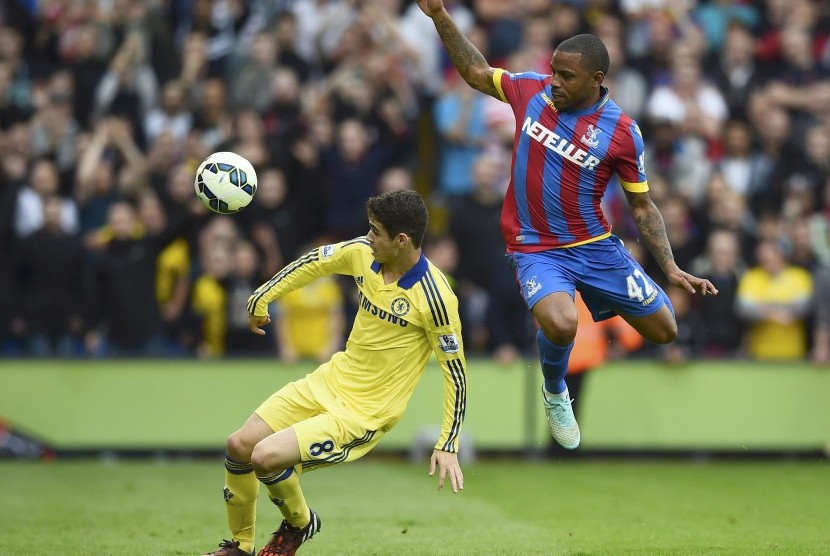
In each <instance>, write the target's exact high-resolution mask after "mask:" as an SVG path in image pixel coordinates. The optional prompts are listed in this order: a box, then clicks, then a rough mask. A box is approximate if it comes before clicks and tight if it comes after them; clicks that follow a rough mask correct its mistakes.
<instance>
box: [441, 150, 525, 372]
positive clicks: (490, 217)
mask: <svg viewBox="0 0 830 556" xmlns="http://www.w3.org/2000/svg"><path fill="white" fill-rule="evenodd" d="M498 178H499V171H498V164H497V163H496V161H494V160H492V159H490V158H489V157H487V156H481V157H479V158H478V159H477V160H476V162H475V166H474V167H473V176H472V180H473V184H472V191H471V193H470V194H469V195H467V196H464V197H460V198H458V199H456V200H455V201H454V202H453V203H452V205H451V207H450V227H449V232H450V235H451V236H452V237H453V239H454V240H455V242H456V243H457V244H458V245H459V246H461V249H460V250H459V260H458V273H457V276H458V280H459V291H460V293H461V297H462V298H463V299H464V300H465V301H467V302H470V303H469V306H468V303H462V304H461V310H462V311H463V314H462V322H464V329H463V332H464V333H465V334H470V340H471V341H470V342H469V343H467V346H468V349H479V350H487V351H493V352H494V353H495V354H496V355H497V356H498V357H499V358H501V359H502V360H503V361H505V362H509V361H512V360H514V359H515V358H516V357H517V356H518V355H519V354H520V353H522V352H524V351H525V350H526V349H527V347H528V327H527V314H526V311H525V308H524V306H523V304H522V300H521V298H520V297H519V296H517V295H515V293H516V288H517V287H518V286H517V285H516V278H515V274H514V273H513V272H512V270H511V268H510V265H509V263H508V260H507V259H506V257H505V256H504V239H503V238H502V235H501V228H500V227H499V221H500V218H501V204H502V199H503V195H502V194H501V191H500V187H499V186H500V184H499V182H498ZM476 300H478V301H476ZM476 329H479V330H478V331H477V330H476Z"/></svg>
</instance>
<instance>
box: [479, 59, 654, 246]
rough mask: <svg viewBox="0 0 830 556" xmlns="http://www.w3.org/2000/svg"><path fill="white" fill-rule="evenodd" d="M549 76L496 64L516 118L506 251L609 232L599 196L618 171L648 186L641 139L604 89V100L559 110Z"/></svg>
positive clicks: (501, 90) (634, 186)
mask: <svg viewBox="0 0 830 556" xmlns="http://www.w3.org/2000/svg"><path fill="white" fill-rule="evenodd" d="M550 79H551V78H550V75H542V74H539V73H532V72H527V73H515V74H514V73H509V72H507V71H504V70H502V69H497V70H496V71H495V73H494V74H493V82H494V84H495V86H496V90H497V91H498V94H499V96H500V97H501V100H503V101H504V102H507V103H509V104H510V106H511V107H512V108H513V113H514V114H515V116H516V136H515V140H514V146H513V162H512V166H511V172H510V185H509V186H508V189H507V194H506V195H505V199H504V205H503V207H502V213H501V229H502V235H503V236H504V242H505V244H506V245H507V251H508V252H510V253H512V252H517V251H518V252H522V253H530V252H536V251H543V250H546V249H553V248H558V247H573V246H576V245H581V244H584V243H588V242H591V241H596V240H598V239H602V238H604V237H608V236H609V235H610V234H611V227H610V226H609V225H608V222H607V221H606V220H605V215H604V214H603V212H602V208H601V207H600V201H601V200H602V196H603V195H604V194H605V190H606V188H607V187H608V182H609V181H610V180H611V177H612V175H613V174H614V173H616V174H617V176H618V178H619V180H620V184H622V186H623V188H625V189H626V190H628V191H632V192H638V193H639V192H644V191H648V181H647V179H646V174H645V169H644V167H643V137H642V134H641V133H640V129H639V128H638V127H637V124H636V123H635V122H634V120H632V119H631V118H630V117H628V116H627V115H626V114H624V113H623V112H622V110H620V108H619V106H617V105H616V104H615V103H614V101H612V100H611V99H610V98H609V95H608V90H607V89H606V88H604V87H603V88H602V92H601V97H600V100H599V102H597V103H596V104H594V105H593V106H590V107H588V108H584V109H581V110H568V111H565V112H559V111H558V110H557V109H556V108H555V107H554V106H553V101H552V100H551V87H550Z"/></svg>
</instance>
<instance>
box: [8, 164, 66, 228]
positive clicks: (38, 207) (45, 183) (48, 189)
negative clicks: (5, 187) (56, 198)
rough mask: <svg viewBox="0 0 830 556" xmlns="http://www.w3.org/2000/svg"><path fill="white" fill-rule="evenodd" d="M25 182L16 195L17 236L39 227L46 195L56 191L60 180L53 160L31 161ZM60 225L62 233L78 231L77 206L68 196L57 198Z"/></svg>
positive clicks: (56, 193) (15, 223)
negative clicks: (30, 169)
mask: <svg viewBox="0 0 830 556" xmlns="http://www.w3.org/2000/svg"><path fill="white" fill-rule="evenodd" d="M28 182H29V183H28V185H27V186H26V187H23V188H22V189H21V190H20V192H19V193H18V195H17V207H16V209H15V220H14V231H15V234H17V236H18V237H26V236H29V235H31V234H33V233H35V232H36V231H37V230H39V229H41V228H42V227H43V222H44V220H43V218H44V210H43V205H44V203H45V201H46V199H47V198H48V197H51V196H53V195H58V194H59V189H60V182H59V176H58V170H57V168H56V167H55V164H54V163H53V162H52V161H51V160H48V159H46V158H41V159H38V160H36V161H35V162H34V163H33V164H32V172H31V175H30V178H29V180H28ZM61 205H62V206H61V219H60V225H61V229H62V230H63V232H64V233H67V234H74V233H76V232H77V231H78V208H77V207H76V206H75V202H74V201H73V200H72V199H69V198H61Z"/></svg>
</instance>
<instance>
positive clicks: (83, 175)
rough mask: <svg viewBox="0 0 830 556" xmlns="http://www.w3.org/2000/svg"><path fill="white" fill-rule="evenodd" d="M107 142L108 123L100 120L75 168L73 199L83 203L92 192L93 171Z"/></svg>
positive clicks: (94, 171)
mask: <svg viewBox="0 0 830 556" xmlns="http://www.w3.org/2000/svg"><path fill="white" fill-rule="evenodd" d="M108 144H109V125H108V123H107V122H106V121H101V122H99V123H98V125H97V126H96V127H95V133H94V134H93V136H92V140H91V141H90V142H89V144H88V145H87V147H86V150H85V151H84V152H83V154H82V155H81V159H80V161H79V162H78V167H77V169H76V170H75V192H74V193H75V194H74V197H75V201H76V202H77V203H78V204H79V205H84V204H85V203H86V202H87V201H88V200H89V199H90V198H91V197H92V196H93V195H94V194H95V192H94V190H93V188H94V186H95V173H96V172H97V170H98V165H99V164H100V163H101V159H102V157H103V155H104V149H106V147H107V145H108Z"/></svg>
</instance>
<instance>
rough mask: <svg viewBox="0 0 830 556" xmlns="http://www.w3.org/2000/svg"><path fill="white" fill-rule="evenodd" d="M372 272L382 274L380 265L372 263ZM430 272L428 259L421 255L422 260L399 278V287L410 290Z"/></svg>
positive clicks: (375, 262)
mask: <svg viewBox="0 0 830 556" xmlns="http://www.w3.org/2000/svg"><path fill="white" fill-rule="evenodd" d="M372 270H373V271H374V272H375V273H378V272H380V263H379V262H377V261H372ZM428 270H429V263H428V261H427V258H426V257H425V256H424V254H423V253H421V258H419V259H418V262H417V263H415V266H413V267H412V268H410V269H409V270H407V271H406V274H404V275H403V276H401V277H400V278H398V287H399V288H403V289H405V290H408V289H409V288H411V287H412V286H414V285H415V284H417V283H418V280H420V279H421V278H423V277H424V274H426V273H427V271H428Z"/></svg>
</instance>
